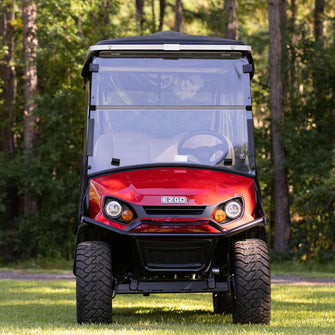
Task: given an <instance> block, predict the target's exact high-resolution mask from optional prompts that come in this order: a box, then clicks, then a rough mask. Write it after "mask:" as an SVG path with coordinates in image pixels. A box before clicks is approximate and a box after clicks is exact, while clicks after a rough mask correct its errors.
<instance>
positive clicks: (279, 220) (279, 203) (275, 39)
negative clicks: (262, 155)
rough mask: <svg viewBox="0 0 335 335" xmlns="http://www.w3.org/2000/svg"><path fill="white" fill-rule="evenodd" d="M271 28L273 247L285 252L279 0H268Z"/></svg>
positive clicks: (287, 222)
mask: <svg viewBox="0 0 335 335" xmlns="http://www.w3.org/2000/svg"><path fill="white" fill-rule="evenodd" d="M268 11H269V32H270V52H269V63H270V110H271V122H272V142H273V143H272V148H273V167H274V193H275V238H274V249H275V251H277V252H286V251H288V248H289V239H290V212H289V193H288V184H287V174H286V169H285V161H286V154H285V149H284V146H283V136H282V134H283V129H284V104H283V95H284V85H283V76H282V40H281V38H282V32H281V28H280V27H281V24H283V23H281V22H280V5H279V0H268Z"/></svg>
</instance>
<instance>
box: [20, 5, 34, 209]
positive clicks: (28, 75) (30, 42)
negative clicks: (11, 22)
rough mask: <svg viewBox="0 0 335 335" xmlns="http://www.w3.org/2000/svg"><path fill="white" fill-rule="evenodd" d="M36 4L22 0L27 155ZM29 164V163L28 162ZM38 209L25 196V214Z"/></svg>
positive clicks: (31, 143) (30, 197)
mask: <svg viewBox="0 0 335 335" xmlns="http://www.w3.org/2000/svg"><path fill="white" fill-rule="evenodd" d="M36 11H37V9H36V4H35V2H34V1H32V0H22V24H23V53H24V82H23V92H24V147H25V150H26V153H27V154H28V153H30V152H32V149H33V146H34V140H35V139H36V119H35V117H34V116H33V110H34V109H35V107H36V104H35V98H36V94H37V70H36V49H37V27H36ZM26 163H28V161H26ZM36 209H37V206H36V201H35V198H34V195H33V193H32V192H28V193H27V194H25V198H24V213H25V214H29V213H31V212H35V211H36Z"/></svg>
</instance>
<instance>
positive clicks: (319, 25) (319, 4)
mask: <svg viewBox="0 0 335 335" xmlns="http://www.w3.org/2000/svg"><path fill="white" fill-rule="evenodd" d="M324 7H325V1H324V0H315V10H314V34H315V35H314V36H315V40H316V41H323V17H322V16H323V10H324Z"/></svg>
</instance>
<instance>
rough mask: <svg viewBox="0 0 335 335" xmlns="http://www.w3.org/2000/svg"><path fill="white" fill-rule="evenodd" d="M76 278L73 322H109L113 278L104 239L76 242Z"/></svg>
mask: <svg viewBox="0 0 335 335" xmlns="http://www.w3.org/2000/svg"><path fill="white" fill-rule="evenodd" d="M76 281H77V287H76V294H77V322H78V323H89V322H92V323H109V322H111V321H112V294H113V279H112V262H111V249H110V246H109V245H108V244H107V243H105V242H100V241H88V242H82V243H80V244H79V245H78V246H77V254H76Z"/></svg>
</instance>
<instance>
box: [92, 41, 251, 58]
mask: <svg viewBox="0 0 335 335" xmlns="http://www.w3.org/2000/svg"><path fill="white" fill-rule="evenodd" d="M113 50H115V51H118V50H122V51H127V50H129V51H132V50H152V51H251V46H249V45H239V44H235V45H233V44H231V45H222V44H221V45H220V44H176V43H164V44H101V45H92V46H91V47H89V49H88V51H87V54H86V58H89V57H91V56H93V55H94V54H95V53H96V52H98V51H113Z"/></svg>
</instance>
